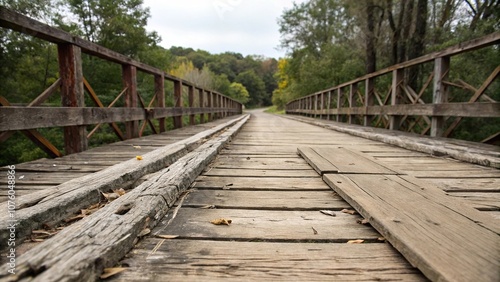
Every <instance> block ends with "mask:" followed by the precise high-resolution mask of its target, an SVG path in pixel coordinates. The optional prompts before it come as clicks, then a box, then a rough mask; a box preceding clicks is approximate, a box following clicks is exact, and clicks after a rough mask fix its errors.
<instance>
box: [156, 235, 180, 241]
mask: <svg viewBox="0 0 500 282" xmlns="http://www.w3.org/2000/svg"><path fill="white" fill-rule="evenodd" d="M156 237H157V238H161V239H167V240H170V239H175V238H179V235H156Z"/></svg>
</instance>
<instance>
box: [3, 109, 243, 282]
mask: <svg viewBox="0 0 500 282" xmlns="http://www.w3.org/2000/svg"><path fill="white" fill-rule="evenodd" d="M247 119H248V116H246V117H244V118H243V119H241V118H240V119H237V123H236V124H235V125H233V126H232V127H231V128H229V129H228V130H226V131H225V132H223V133H222V134H220V135H219V136H217V137H214V138H212V139H210V140H209V141H207V142H206V143H204V144H203V145H201V146H199V147H198V148H197V149H195V150H193V152H190V153H188V154H187V155H185V156H183V157H181V158H180V159H179V160H178V161H176V162H175V163H173V164H172V165H171V166H169V167H168V168H165V169H163V170H161V171H159V172H157V173H156V174H155V176H154V177H153V178H152V179H150V180H148V181H146V182H144V183H143V184H141V185H140V186H138V187H136V188H135V189H134V190H132V191H131V192H129V193H127V194H125V195H124V196H122V197H120V198H118V199H117V200H115V201H113V202H112V203H110V204H109V205H107V206H105V207H103V208H101V209H100V210H99V211H97V212H95V213H94V214H92V215H90V216H88V217H86V218H84V219H82V220H81V221H78V222H76V223H75V224H73V225H71V226H69V227H66V228H65V229H64V230H62V231H61V232H60V233H58V234H56V235H55V236H54V237H52V238H50V239H48V240H46V241H45V242H43V243H41V244H40V245H37V246H35V247H34V248H33V249H31V250H30V251H28V252H27V253H25V254H24V255H23V256H21V257H20V258H19V259H18V262H17V271H16V275H14V276H9V277H8V278H9V279H12V280H14V281H17V280H21V279H26V278H27V279H31V278H36V280H39V281H77V280H78V281H87V280H95V279H96V278H97V277H98V275H100V274H101V273H102V271H103V269H104V268H106V267H112V266H114V265H115V264H116V263H117V262H118V260H119V259H120V258H122V257H123V256H124V255H125V254H126V253H127V252H128V251H129V250H130V249H131V248H132V247H133V245H134V244H135V242H136V240H137V239H138V237H139V234H140V232H141V231H143V230H144V229H145V228H150V229H152V228H153V227H154V226H155V225H156V224H157V222H158V221H159V220H160V219H161V218H162V217H163V216H164V215H165V214H166V212H167V211H168V209H169V208H170V207H171V206H172V205H173V204H174V202H175V201H176V200H177V198H178V197H179V194H180V193H182V192H184V191H185V190H186V189H187V188H188V187H189V186H190V185H191V183H192V182H193V181H194V179H195V178H196V177H197V176H198V175H199V174H200V173H201V172H202V171H203V169H204V168H205V167H206V166H207V165H208V163H209V162H210V161H212V160H213V159H214V158H215V156H216V155H217V153H218V151H219V150H220V149H221V148H222V147H223V146H224V145H225V144H226V143H228V142H229V140H230V139H231V137H232V136H234V135H235V134H236V133H237V132H238V130H239V129H240V128H241V126H242V125H243V124H244V123H245V122H246V121H247ZM1 278H6V276H5V274H1V275H0V279H1Z"/></svg>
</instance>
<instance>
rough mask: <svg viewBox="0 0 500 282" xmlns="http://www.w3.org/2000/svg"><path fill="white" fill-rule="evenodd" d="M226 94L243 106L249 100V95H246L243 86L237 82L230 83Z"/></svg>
mask: <svg viewBox="0 0 500 282" xmlns="http://www.w3.org/2000/svg"><path fill="white" fill-rule="evenodd" d="M227 94H228V96H229V97H232V98H234V99H236V100H237V101H239V102H240V103H242V104H245V103H246V102H248V100H249V98H250V94H248V91H247V89H246V88H245V86H243V84H241V83H238V82H233V83H231V85H230V86H229V91H228V93H227Z"/></svg>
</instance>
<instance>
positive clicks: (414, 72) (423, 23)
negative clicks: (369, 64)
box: [408, 0, 428, 89]
mask: <svg viewBox="0 0 500 282" xmlns="http://www.w3.org/2000/svg"><path fill="white" fill-rule="evenodd" d="M427 4H428V0H418V2H417V15H416V17H415V31H414V32H413V35H412V36H411V38H410V40H409V41H410V44H409V46H408V59H409V60H411V59H413V58H417V57H420V56H422V55H423V51H424V48H425V35H426V31H427ZM419 73H420V67H419V68H410V70H409V74H408V76H409V77H408V78H409V80H408V85H410V86H411V87H412V88H413V89H416V87H417V85H418V77H419Z"/></svg>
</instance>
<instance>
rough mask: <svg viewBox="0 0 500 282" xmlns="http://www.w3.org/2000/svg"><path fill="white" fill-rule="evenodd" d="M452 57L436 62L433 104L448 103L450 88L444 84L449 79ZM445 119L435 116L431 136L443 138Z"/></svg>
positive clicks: (442, 58) (437, 59)
mask: <svg viewBox="0 0 500 282" xmlns="http://www.w3.org/2000/svg"><path fill="white" fill-rule="evenodd" d="M449 69H450V57H441V58H436V59H435V60H434V87H433V92H432V103H433V104H441V103H446V102H448V87H447V86H446V84H444V83H443V81H444V80H446V79H447V77H448V72H449ZM445 121H446V119H445V117H438V116H433V117H432V121H431V136H432V137H441V136H443V134H444V127H445Z"/></svg>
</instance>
